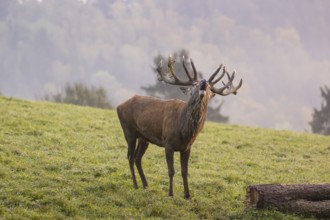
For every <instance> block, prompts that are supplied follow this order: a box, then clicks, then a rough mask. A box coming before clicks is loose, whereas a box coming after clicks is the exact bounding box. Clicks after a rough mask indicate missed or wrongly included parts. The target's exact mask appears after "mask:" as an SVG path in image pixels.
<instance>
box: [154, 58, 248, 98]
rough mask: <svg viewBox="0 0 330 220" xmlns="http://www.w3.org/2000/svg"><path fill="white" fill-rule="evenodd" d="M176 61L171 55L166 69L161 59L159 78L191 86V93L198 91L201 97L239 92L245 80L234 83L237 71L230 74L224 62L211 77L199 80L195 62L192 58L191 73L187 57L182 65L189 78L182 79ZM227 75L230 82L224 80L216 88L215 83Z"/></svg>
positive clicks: (170, 82) (171, 82) (169, 82)
mask: <svg viewBox="0 0 330 220" xmlns="http://www.w3.org/2000/svg"><path fill="white" fill-rule="evenodd" d="M174 63H175V60H174V59H172V58H171V57H169V59H168V64H167V66H168V68H167V71H164V67H163V61H162V60H161V61H160V63H159V65H158V67H157V69H156V70H157V72H158V73H159V75H158V79H159V80H160V81H164V82H165V83H168V84H171V85H178V86H185V87H187V86H189V87H190V91H191V95H192V96H193V95H194V94H196V93H197V92H198V93H199V95H200V98H201V99H202V98H204V97H206V98H207V99H209V98H212V97H214V96H215V94H218V95H222V96H227V95H229V94H234V95H236V94H237V91H238V89H239V88H241V86H242V84H243V80H242V79H241V80H240V82H239V83H238V85H237V86H234V85H233V81H234V78H235V71H234V72H233V73H232V74H231V75H229V73H228V72H227V70H226V67H225V66H223V65H222V64H221V65H220V66H219V67H218V69H216V71H215V72H214V73H213V74H212V75H211V76H210V78H209V79H208V80H207V81H206V80H205V79H201V80H198V77H197V75H198V74H197V71H196V67H195V65H194V62H193V61H192V59H190V64H191V67H192V70H193V75H191V74H190V73H189V71H188V69H187V66H186V62H185V59H184V57H183V59H182V65H183V68H184V70H185V73H186V75H187V77H188V79H187V80H182V79H180V78H179V77H178V76H177V75H176V74H175V72H174V68H173V64H174ZM221 69H222V74H221V75H220V76H219V77H218V78H216V76H217V75H218V73H219V72H220V71H221ZM225 75H226V76H227V78H228V82H227V83H224V82H223V81H222V84H223V86H222V87H220V88H216V87H215V84H217V83H218V82H220V80H221V79H222V78H223V77H224V76H225Z"/></svg>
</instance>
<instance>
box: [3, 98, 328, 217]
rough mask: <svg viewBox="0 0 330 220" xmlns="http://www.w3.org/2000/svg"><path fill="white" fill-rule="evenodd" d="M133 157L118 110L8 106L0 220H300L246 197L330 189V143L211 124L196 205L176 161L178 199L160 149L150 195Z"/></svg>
mask: <svg viewBox="0 0 330 220" xmlns="http://www.w3.org/2000/svg"><path fill="white" fill-rule="evenodd" d="M126 155H127V147H126V143H125V141H124V138H123V134H122V131H121V128H120V125H119V121H118V118H117V115H116V113H115V111H113V110H99V109H94V108H88V107H80V106H73V105H62V104H53V103H47V102H29V101H23V100H17V99H11V98H4V97H0V219H145V218H152V219H301V218H302V217H301V216H295V215H288V214H282V213H280V212H276V211H256V210H251V209H247V210H246V209H245V208H244V203H243V202H244V198H245V188H246V187H247V186H248V185H250V184H263V183H283V184H290V183H325V182H327V183H329V182H330V174H329V173H330V172H329V170H330V168H329V167H330V160H329V156H330V137H325V136H318V135H312V134H303V133H293V132H288V131H274V130H269V129H258V128H251V127H241V126H235V125H224V124H215V123H206V125H205V127H204V130H203V131H202V133H201V134H200V135H199V137H198V138H197V139H196V141H195V143H194V145H193V149H192V154H191V159H190V163H189V169H190V173H189V181H190V189H191V194H192V199H191V200H189V201H186V200H184V199H183V187H182V178H181V175H180V163H179V155H178V154H175V167H176V171H177V172H176V175H175V177H174V193H175V195H174V197H173V198H169V197H168V196H167V191H168V177H167V166H166V162H165V155H164V150H163V149H162V148H159V147H155V146H150V147H149V149H148V151H147V153H146V154H145V156H144V160H143V165H144V171H145V173H146V176H147V179H148V182H149V188H148V189H146V190H143V189H138V190H134V189H133V184H132V182H131V177H130V172H129V168H128V161H127V159H126ZM139 185H140V186H141V182H140V181H139Z"/></svg>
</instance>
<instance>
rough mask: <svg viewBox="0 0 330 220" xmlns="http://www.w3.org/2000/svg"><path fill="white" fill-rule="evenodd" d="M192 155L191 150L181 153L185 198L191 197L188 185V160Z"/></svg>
mask: <svg viewBox="0 0 330 220" xmlns="http://www.w3.org/2000/svg"><path fill="white" fill-rule="evenodd" d="M189 156H190V150H187V151H183V152H181V153H180V162H181V175H182V178H183V188H184V198H185V199H190V193H189V186H188V161H189Z"/></svg>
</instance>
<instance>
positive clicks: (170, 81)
mask: <svg viewBox="0 0 330 220" xmlns="http://www.w3.org/2000/svg"><path fill="white" fill-rule="evenodd" d="M174 63H175V60H173V59H172V58H171V57H169V58H168V64H167V66H168V68H169V70H170V77H169V76H168V74H166V73H164V72H163V62H162V60H161V61H160V63H159V65H158V67H157V72H158V73H159V76H160V78H161V79H160V81H164V82H166V83H168V84H171V85H181V86H190V85H192V84H193V83H194V81H193V80H192V79H191V77H189V80H188V81H184V80H181V79H180V78H179V77H178V76H177V75H176V74H175V72H174V69H173V64H174ZM171 77H173V78H172V79H170V78H171Z"/></svg>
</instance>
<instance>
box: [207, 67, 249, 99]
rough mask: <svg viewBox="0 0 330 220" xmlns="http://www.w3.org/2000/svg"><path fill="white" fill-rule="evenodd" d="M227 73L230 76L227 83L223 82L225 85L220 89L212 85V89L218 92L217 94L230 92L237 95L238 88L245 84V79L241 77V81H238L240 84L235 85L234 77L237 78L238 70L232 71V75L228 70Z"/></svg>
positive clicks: (224, 94)
mask: <svg viewBox="0 0 330 220" xmlns="http://www.w3.org/2000/svg"><path fill="white" fill-rule="evenodd" d="M225 73H226V75H227V77H228V82H227V84H225V83H224V82H222V84H223V85H224V86H223V87H221V88H219V89H216V88H214V87H212V88H211V90H212V92H214V93H217V94H219V95H222V96H227V95H229V94H234V95H236V94H237V90H238V89H239V88H241V86H242V84H243V80H242V79H241V80H240V82H239V83H238V85H237V86H234V85H233V81H234V78H235V74H236V71H233V73H232V75H231V76H230V75H229V73H228V72H227V71H225ZM223 75H224V74H223ZM217 80H218V79H217ZM219 80H220V79H219Z"/></svg>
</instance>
